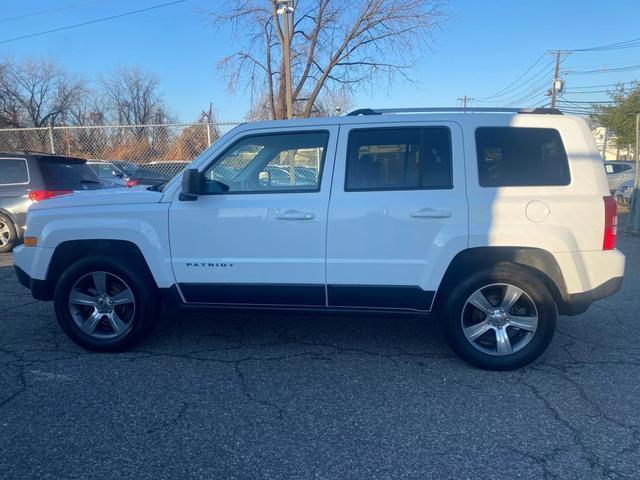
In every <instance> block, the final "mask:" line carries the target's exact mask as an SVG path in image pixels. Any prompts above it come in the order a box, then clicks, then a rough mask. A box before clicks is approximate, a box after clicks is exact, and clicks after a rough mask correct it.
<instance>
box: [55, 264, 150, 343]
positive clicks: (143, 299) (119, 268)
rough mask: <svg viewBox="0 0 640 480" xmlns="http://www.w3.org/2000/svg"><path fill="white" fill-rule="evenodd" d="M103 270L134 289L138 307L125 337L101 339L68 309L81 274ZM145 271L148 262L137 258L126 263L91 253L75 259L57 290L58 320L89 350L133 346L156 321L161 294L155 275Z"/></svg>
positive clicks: (70, 335) (64, 328)
mask: <svg viewBox="0 0 640 480" xmlns="http://www.w3.org/2000/svg"><path fill="white" fill-rule="evenodd" d="M95 271H104V272H108V273H112V274H114V275H116V276H118V277H120V278H121V279H122V280H124V281H125V282H126V283H127V284H128V286H129V287H130V288H131V291H132V292H133V296H134V299H135V302H136V310H135V314H134V317H133V320H132V321H133V322H134V324H133V327H132V328H131V329H130V330H129V331H128V332H127V333H126V334H125V335H124V336H122V337H119V338H116V339H98V338H94V337H91V336H89V335H87V334H86V333H84V332H83V331H82V330H81V329H80V327H78V325H76V323H75V321H74V320H73V317H72V316H71V312H70V311H69V305H68V301H69V293H70V292H71V288H72V287H73V285H74V284H75V282H76V281H77V280H78V279H79V278H81V277H82V276H84V275H86V274H88V273H91V272H95ZM149 277H150V275H149V274H148V273H147V272H146V266H145V265H142V264H141V263H140V262H138V261H129V260H127V263H125V262H124V261H122V260H119V259H113V258H109V257H101V256H91V257H87V258H85V259H82V260H78V261H77V262H75V263H74V264H73V265H71V267H69V269H67V270H66V271H65V272H64V273H63V274H62V276H61V277H60V279H59V281H58V283H57V285H56V289H55V293H54V307H55V312H56V317H57V319H58V323H59V324H60V326H61V327H62V329H63V330H64V332H65V333H66V334H67V335H68V336H69V338H71V339H72V340H73V341H74V342H75V343H77V344H78V345H80V346H81V347H84V348H86V349H89V350H95V351H122V350H126V349H127V348H129V347H131V346H133V345H134V344H135V343H137V342H138V341H140V340H141V339H142V338H143V337H145V336H146V335H147V334H148V333H149V331H150V330H151V328H152V327H153V325H154V324H155V322H156V319H157V315H158V296H157V291H156V287H155V282H154V281H153V278H149Z"/></svg>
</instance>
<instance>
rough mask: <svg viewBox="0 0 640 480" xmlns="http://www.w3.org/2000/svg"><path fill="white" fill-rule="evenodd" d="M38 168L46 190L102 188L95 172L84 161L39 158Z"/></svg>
mask: <svg viewBox="0 0 640 480" xmlns="http://www.w3.org/2000/svg"><path fill="white" fill-rule="evenodd" d="M40 170H41V172H42V178H43V179H44V182H45V185H46V188H47V189H48V190H96V189H98V188H103V186H102V182H101V181H100V179H99V178H98V176H97V175H96V172H94V171H93V169H92V168H91V167H90V166H89V165H87V164H86V163H80V162H77V161H69V162H65V161H61V160H41V161H40Z"/></svg>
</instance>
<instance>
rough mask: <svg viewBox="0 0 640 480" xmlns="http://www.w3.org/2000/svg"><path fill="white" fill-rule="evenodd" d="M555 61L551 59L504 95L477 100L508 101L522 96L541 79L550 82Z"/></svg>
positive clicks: (485, 101)
mask: <svg viewBox="0 0 640 480" xmlns="http://www.w3.org/2000/svg"><path fill="white" fill-rule="evenodd" d="M553 63H554V61H553V60H551V61H550V62H549V63H547V64H546V65H545V66H544V67H542V69H541V70H538V71H536V73H535V74H533V75H531V76H530V77H529V78H528V79H527V80H526V82H525V83H523V84H522V85H518V86H516V87H513V88H510V89H508V90H507V91H505V92H504V93H503V94H502V95H499V96H498V97H495V98H494V100H486V99H478V100H477V101H479V102H482V103H498V102H508V101H510V100H511V99H514V98H517V97H520V96H522V95H523V94H524V95H526V94H527V93H528V92H529V91H530V90H531V88H532V85H534V88H535V87H537V86H538V85H539V82H540V80H541V79H544V81H545V82H548V78H547V77H548V76H549V75H550V74H551V73H552V71H553V68H552V66H553ZM505 95H506V96H505Z"/></svg>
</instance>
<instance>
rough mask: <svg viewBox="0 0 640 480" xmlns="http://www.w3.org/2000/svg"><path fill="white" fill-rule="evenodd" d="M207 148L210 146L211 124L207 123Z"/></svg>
mask: <svg viewBox="0 0 640 480" xmlns="http://www.w3.org/2000/svg"><path fill="white" fill-rule="evenodd" d="M207 146H209V147H210V146H211V124H210V123H207Z"/></svg>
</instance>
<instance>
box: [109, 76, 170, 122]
mask: <svg viewBox="0 0 640 480" xmlns="http://www.w3.org/2000/svg"><path fill="white" fill-rule="evenodd" d="M100 83H101V87H102V90H103V92H104V96H105V99H106V102H107V106H108V110H109V112H110V115H111V117H112V121H114V122H117V123H119V124H123V125H145V124H150V123H164V122H167V121H168V120H169V115H168V113H167V107H166V104H165V102H164V100H163V99H162V97H161V95H160V93H159V89H158V78H157V77H156V76H155V75H154V74H151V73H147V72H144V71H143V70H141V69H140V68H138V67H132V68H125V67H120V68H118V69H116V70H115V71H114V72H112V73H111V74H110V75H108V76H106V77H104V78H103V79H102V80H101V82H100Z"/></svg>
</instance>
